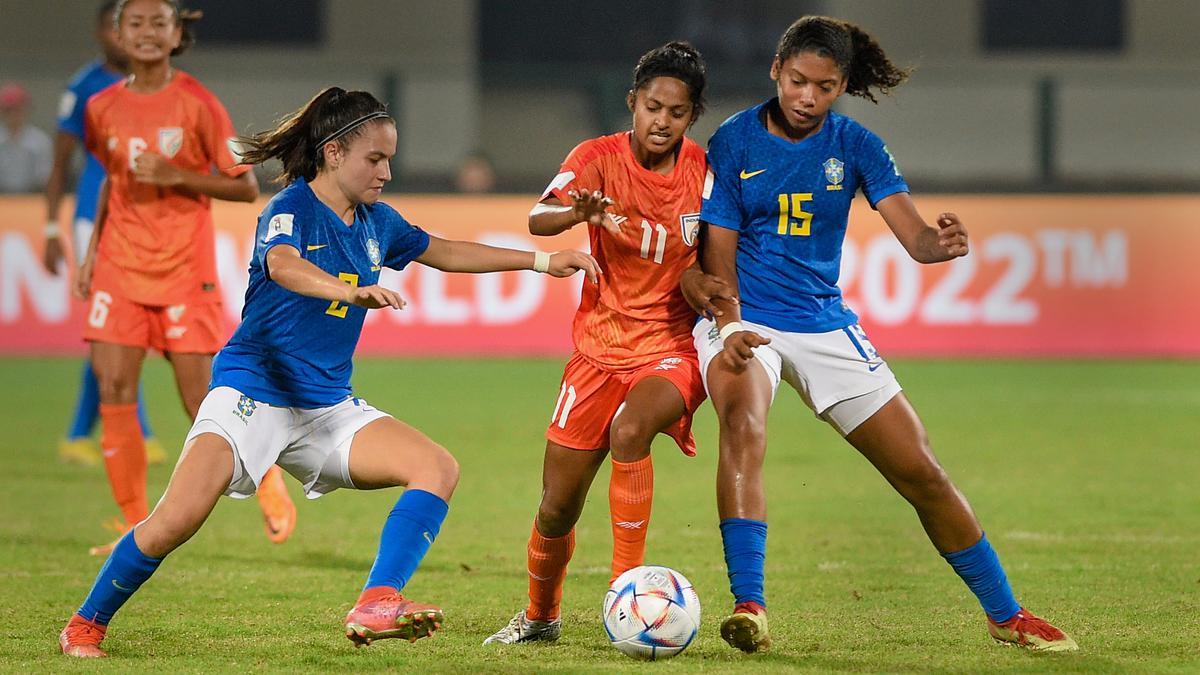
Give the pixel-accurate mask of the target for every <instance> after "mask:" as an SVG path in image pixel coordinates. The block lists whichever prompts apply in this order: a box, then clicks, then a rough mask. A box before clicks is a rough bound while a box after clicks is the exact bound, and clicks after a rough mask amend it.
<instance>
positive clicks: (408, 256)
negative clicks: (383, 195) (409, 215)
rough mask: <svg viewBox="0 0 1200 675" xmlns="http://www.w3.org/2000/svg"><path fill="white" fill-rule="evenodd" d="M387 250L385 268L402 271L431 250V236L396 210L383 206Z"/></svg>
mask: <svg viewBox="0 0 1200 675" xmlns="http://www.w3.org/2000/svg"><path fill="white" fill-rule="evenodd" d="M381 207H382V208H381V210H382V211H383V215H384V220H383V222H384V231H385V232H386V233H387V234H386V235H384V236H385V237H386V240H385V248H384V255H383V266H384V267H390V268H392V269H394V270H402V269H404V267H405V266H406V265H408V263H410V262H412V261H414V260H416V259H417V258H419V257H421V254H422V253H424V252H425V249H427V248H429V234H428V233H427V232H425V230H422V229H421V228H419V227H417V226H416V225H413V224H412V223H410V222H408V221H407V220H405V218H404V216H402V215H400V214H399V213H398V212H397V211H396V210H395V209H393V208H391V207H390V206H388V205H386V204H383V205H381Z"/></svg>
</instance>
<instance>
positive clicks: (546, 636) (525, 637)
mask: <svg viewBox="0 0 1200 675" xmlns="http://www.w3.org/2000/svg"><path fill="white" fill-rule="evenodd" d="M560 634H562V618H561V617H559V618H557V619H554V620H553V621H541V620H538V619H527V618H525V610H521V611H519V612H517V615H516V616H514V617H513V618H512V620H511V621H509V622H508V625H507V626H505V627H504V628H501V629H500V630H498V631H496V632H495V633H494V634H492V636H491V637H489V638H488V639H486V640H484V641H483V644H485V645H491V644H501V645H511V644H516V643H518V642H537V641H539V640H542V641H545V642H553V641H555V640H557V639H558V636H559V635H560Z"/></svg>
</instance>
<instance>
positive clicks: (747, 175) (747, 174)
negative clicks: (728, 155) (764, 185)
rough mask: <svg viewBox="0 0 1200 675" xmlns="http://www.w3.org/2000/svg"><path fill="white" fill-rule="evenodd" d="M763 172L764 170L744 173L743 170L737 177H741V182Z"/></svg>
mask: <svg viewBox="0 0 1200 675" xmlns="http://www.w3.org/2000/svg"><path fill="white" fill-rule="evenodd" d="M764 171H766V169H759V170H758V171H746V170H745V169H742V172H741V173H740V174H738V176H739V177H741V179H742V180H746V179H747V178H754V177H755V176H757V175H758V174H760V173H762V172H764Z"/></svg>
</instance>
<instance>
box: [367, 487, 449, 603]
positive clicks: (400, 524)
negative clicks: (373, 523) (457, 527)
mask: <svg viewBox="0 0 1200 675" xmlns="http://www.w3.org/2000/svg"><path fill="white" fill-rule="evenodd" d="M449 510H450V506H449V505H448V504H446V502H444V501H442V498H441V497H439V496H437V495H435V494H433V493H432V492H426V491H424V490H405V491H404V494H402V495H400V499H399V500H398V501H397V502H396V506H394V507H392V512H391V513H389V514H388V518H387V522H385V523H384V524H383V534H381V535H380V536H379V554H378V555H376V556H375V564H374V565H372V566H371V573H370V574H369V575H368V576H367V585H366V586H364V587H363V588H364V589H367V588H372V587H375V586H390V587H392V588H395V589H396V590H400V589H403V588H404V585H405V584H407V583H408V580H409V578H411V577H412V575H413V572H415V571H417V566H418V565H420V564H421V559H422V558H424V557H425V554H426V553H428V552H429V547H430V546H432V545H433V540H434V539H436V538H437V535H438V530H440V529H441V528H442V521H443V520H445V519H446V512H447V511H449Z"/></svg>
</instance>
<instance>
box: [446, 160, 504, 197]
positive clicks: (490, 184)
mask: <svg viewBox="0 0 1200 675" xmlns="http://www.w3.org/2000/svg"><path fill="white" fill-rule="evenodd" d="M454 187H455V189H457V190H458V191H459V192H467V193H475V194H480V193H484V192H491V191H492V190H495V189H496V171H495V169H493V168H492V160H490V159H488V156H487V155H485V154H483V153H482V152H478V151H476V152H473V153H471V154H469V155H467V157H466V158H465V159H463V161H462V163H461V164H459V165H458V174H457V175H455V177H454Z"/></svg>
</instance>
